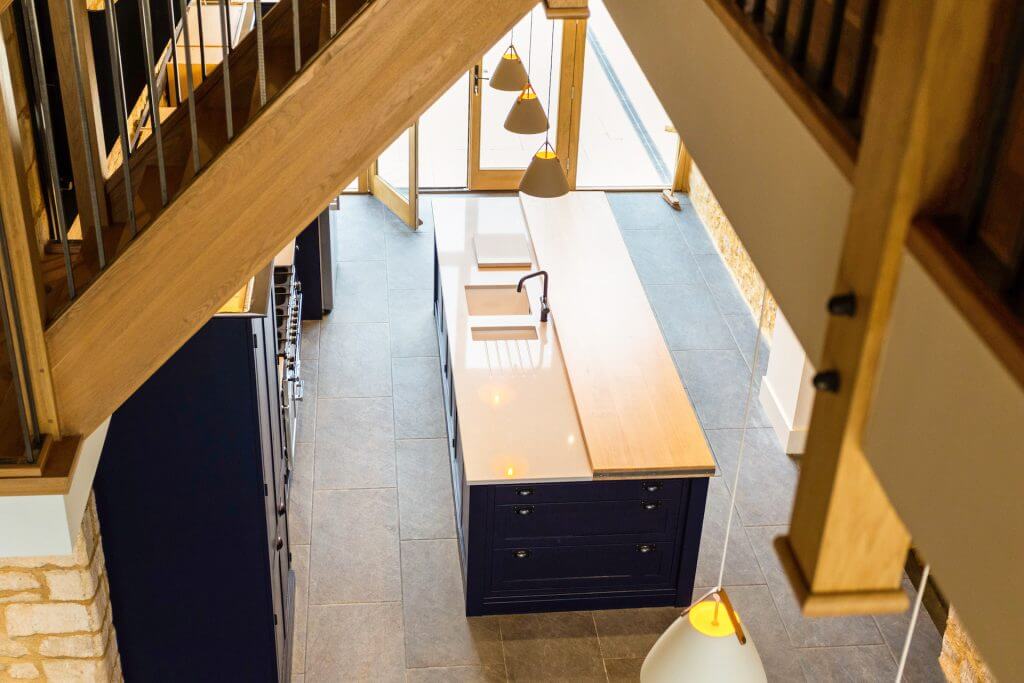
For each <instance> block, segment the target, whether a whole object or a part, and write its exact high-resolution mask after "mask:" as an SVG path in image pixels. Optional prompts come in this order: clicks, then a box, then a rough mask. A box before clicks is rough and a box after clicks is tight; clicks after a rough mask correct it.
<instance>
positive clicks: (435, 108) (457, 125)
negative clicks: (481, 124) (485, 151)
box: [419, 75, 469, 188]
mask: <svg viewBox="0 0 1024 683" xmlns="http://www.w3.org/2000/svg"><path fill="white" fill-rule="evenodd" d="M419 157H420V158H419V162H420V168H419V171H420V187H421V188H439V187H456V188H462V187H466V166H467V164H468V159H469V77H468V75H467V76H466V77H464V78H460V79H459V80H457V81H455V83H454V84H453V85H452V87H450V88H448V90H447V92H445V93H444V94H443V95H441V97H439V98H437V101H436V102H434V104H432V105H430V108H429V109H427V111H426V112H425V113H424V114H423V116H421V117H420V154H419Z"/></svg>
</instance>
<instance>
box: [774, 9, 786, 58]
mask: <svg viewBox="0 0 1024 683" xmlns="http://www.w3.org/2000/svg"><path fill="white" fill-rule="evenodd" d="M788 20H789V0H779V5H778V7H777V8H776V11H775V23H774V24H772V44H774V45H775V49H776V50H778V51H779V52H781V51H782V47H783V45H785V44H786V22H787V21H788Z"/></svg>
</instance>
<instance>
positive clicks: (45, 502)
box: [0, 418, 110, 557]
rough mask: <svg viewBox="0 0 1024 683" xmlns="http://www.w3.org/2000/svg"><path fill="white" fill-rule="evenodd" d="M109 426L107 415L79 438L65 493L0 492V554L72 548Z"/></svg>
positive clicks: (51, 552) (45, 552)
mask: <svg viewBox="0 0 1024 683" xmlns="http://www.w3.org/2000/svg"><path fill="white" fill-rule="evenodd" d="M109 426H110V418H107V420H106V421H105V422H104V423H103V424H102V425H100V426H99V427H98V428H97V429H96V431H95V432H93V433H92V434H90V435H89V436H88V437H86V438H85V439H83V440H82V443H81V445H80V446H79V452H78V458H77V460H76V462H75V471H74V473H73V474H72V480H71V486H70V487H69V489H68V492H67V493H66V494H65V495H62V496H59V495H49V496H0V557H39V556H48V555H68V554H70V553H71V552H72V550H73V549H74V544H75V538H76V537H77V536H78V531H79V529H80V528H81V526H82V514H83V513H84V512H85V505H86V503H87V502H88V501H89V492H90V491H91V490H92V482H93V479H94V478H95V476H96V467H97V465H98V464H99V459H100V452H101V451H102V450H103V442H104V441H105V440H106V438H107V427H109Z"/></svg>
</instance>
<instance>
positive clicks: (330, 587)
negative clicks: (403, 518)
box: [307, 489, 405, 670]
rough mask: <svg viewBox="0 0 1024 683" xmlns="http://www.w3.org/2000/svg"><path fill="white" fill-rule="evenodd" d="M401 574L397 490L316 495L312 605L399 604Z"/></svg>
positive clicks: (310, 571) (311, 570)
mask: <svg viewBox="0 0 1024 683" xmlns="http://www.w3.org/2000/svg"><path fill="white" fill-rule="evenodd" d="M401 572H402V570H401V564H400V562H399V549H398V500H397V496H396V491H395V489H358V490H348V491H316V492H314V493H313V531H312V544H311V546H310V558H309V602H310V604H311V605H325V604H337V603H348V602H398V601H400V600H401V599H402V580H401ZM397 609H398V613H399V615H401V609H402V608H401V606H400V605H398V606H397ZM310 613H311V614H312V610H311V612H310ZM310 630H311V633H312V626H311V627H310ZM307 661H308V660H307ZM402 668H403V670H404V668H405V667H404V663H403V665H402Z"/></svg>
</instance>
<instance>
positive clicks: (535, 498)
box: [494, 479, 688, 504]
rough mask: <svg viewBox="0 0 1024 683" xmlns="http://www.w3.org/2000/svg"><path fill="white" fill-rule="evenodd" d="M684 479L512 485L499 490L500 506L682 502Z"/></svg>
mask: <svg viewBox="0 0 1024 683" xmlns="http://www.w3.org/2000/svg"><path fill="white" fill-rule="evenodd" d="M684 485H688V483H687V482H686V480H683V479H628V480H619V481H581V482H569V483H559V484H512V485H501V486H496V487H495V491H494V501H495V502H496V503H499V504H500V503H566V502H574V501H590V500H641V499H645V500H646V499H652V500H665V499H667V498H678V497H679V495H680V492H681V491H682V489H683V486H684Z"/></svg>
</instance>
